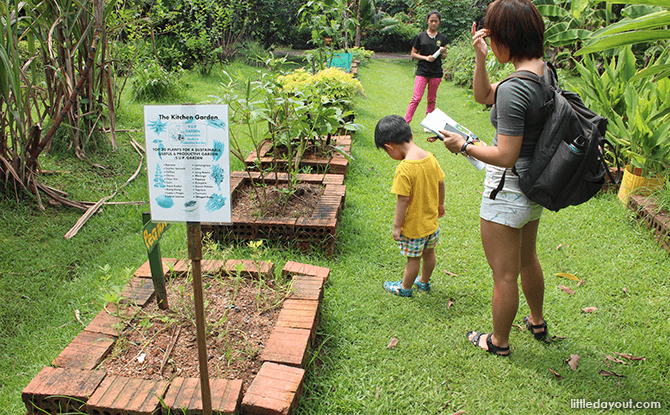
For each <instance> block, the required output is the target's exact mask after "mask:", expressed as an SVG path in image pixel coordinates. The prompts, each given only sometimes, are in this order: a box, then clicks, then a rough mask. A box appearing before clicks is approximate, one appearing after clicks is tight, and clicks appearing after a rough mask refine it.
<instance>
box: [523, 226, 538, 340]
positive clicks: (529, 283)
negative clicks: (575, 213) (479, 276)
mask: <svg viewBox="0 0 670 415" xmlns="http://www.w3.org/2000/svg"><path fill="white" fill-rule="evenodd" d="M539 224H540V220H539V219H538V220H535V221H533V222H529V223H527V224H526V225H525V226H524V227H523V228H522V230H521V232H522V234H521V289H522V290H523V295H524V296H525V297H526V302H527V303H528V307H529V308H530V317H529V320H530V324H532V325H539V324H542V323H543V322H544V315H543V314H542V307H543V305H544V275H543V274H542V267H541V266H540V261H539V260H538V259H537V251H536V250H535V246H536V243H537V229H538V227H539ZM538 331H540V332H541V331H542V330H541V329H540V330H538Z"/></svg>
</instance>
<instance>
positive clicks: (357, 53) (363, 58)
mask: <svg viewBox="0 0 670 415" xmlns="http://www.w3.org/2000/svg"><path fill="white" fill-rule="evenodd" d="M342 52H344V51H342ZM349 53H351V55H352V57H351V59H352V60H357V61H360V65H361V66H363V65H365V64H367V63H368V62H370V59H372V55H374V54H375V52H374V51H371V50H367V49H365V48H364V47H362V46H358V47H356V46H354V47H351V48H349Z"/></svg>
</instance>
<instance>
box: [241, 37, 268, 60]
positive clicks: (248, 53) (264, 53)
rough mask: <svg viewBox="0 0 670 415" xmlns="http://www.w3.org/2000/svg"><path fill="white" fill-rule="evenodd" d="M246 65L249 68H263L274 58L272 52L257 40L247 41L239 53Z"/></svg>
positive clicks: (243, 43)
mask: <svg viewBox="0 0 670 415" xmlns="http://www.w3.org/2000/svg"><path fill="white" fill-rule="evenodd" d="M237 53H238V54H239V55H240V57H241V58H242V60H244V63H246V64H247V65H249V66H257V67H263V66H265V65H266V63H267V61H268V60H270V59H272V58H273V55H272V50H271V49H270V48H266V47H265V46H264V45H263V44H261V43H260V42H258V41H256V40H252V39H247V40H245V41H243V42H242V46H241V47H240V49H239V50H238V51H237Z"/></svg>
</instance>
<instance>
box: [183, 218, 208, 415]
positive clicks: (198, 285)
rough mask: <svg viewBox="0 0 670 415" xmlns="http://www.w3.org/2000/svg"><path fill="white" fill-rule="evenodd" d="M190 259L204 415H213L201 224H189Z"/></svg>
mask: <svg viewBox="0 0 670 415" xmlns="http://www.w3.org/2000/svg"><path fill="white" fill-rule="evenodd" d="M186 231H187V233H188V257H189V259H190V260H191V267H192V269H193V300H194V302H195V325H196V334H197V335H196V339H197V341H198V364H199V368H200V392H201V394H202V395H201V396H202V413H203V415H212V394H211V391H210V389H209V373H208V369H207V341H206V340H207V339H206V334H205V305H204V301H203V295H202V272H201V268H200V260H202V239H201V235H200V223H199V222H187V223H186Z"/></svg>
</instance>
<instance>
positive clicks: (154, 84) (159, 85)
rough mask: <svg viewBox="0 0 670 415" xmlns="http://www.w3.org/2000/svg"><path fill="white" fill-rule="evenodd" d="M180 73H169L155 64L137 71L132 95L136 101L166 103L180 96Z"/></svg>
mask: <svg viewBox="0 0 670 415" xmlns="http://www.w3.org/2000/svg"><path fill="white" fill-rule="evenodd" d="M180 75H181V73H180V72H168V71H166V70H165V69H163V67H162V66H161V65H160V64H159V63H157V62H155V61H152V62H149V63H147V64H144V65H141V66H140V67H139V68H138V69H137V70H136V71H135V78H134V79H133V82H132V84H131V94H132V97H133V99H134V100H135V101H166V100H170V99H172V98H176V97H178V96H179V89H180V85H181V84H180V82H179V78H180Z"/></svg>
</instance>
